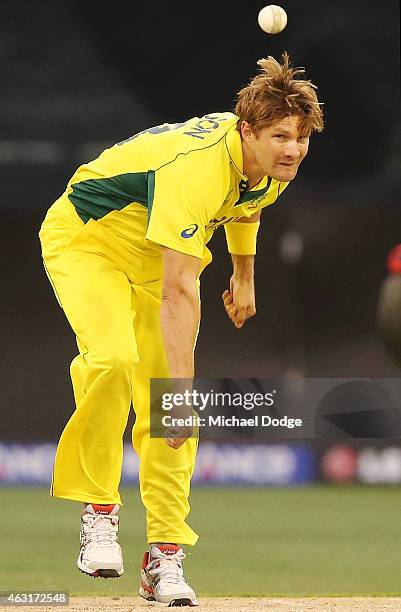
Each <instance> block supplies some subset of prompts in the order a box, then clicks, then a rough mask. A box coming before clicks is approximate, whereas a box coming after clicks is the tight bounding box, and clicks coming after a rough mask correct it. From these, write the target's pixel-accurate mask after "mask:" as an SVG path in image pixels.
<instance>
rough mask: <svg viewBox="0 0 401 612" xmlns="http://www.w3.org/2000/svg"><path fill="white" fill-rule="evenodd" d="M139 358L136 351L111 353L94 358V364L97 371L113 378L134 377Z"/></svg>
mask: <svg viewBox="0 0 401 612" xmlns="http://www.w3.org/2000/svg"><path fill="white" fill-rule="evenodd" d="M85 357H86V356H85ZM137 361H138V356H137V354H136V353H135V352H134V351H121V352H118V353H116V352H111V353H107V354H104V355H99V354H97V355H95V356H93V360H92V363H93V365H94V367H95V368H96V369H97V370H101V371H104V372H107V373H108V374H110V375H112V376H113V377H116V376H117V377H119V376H126V375H129V376H131V375H132V372H133V370H134V368H135V364H136V362H137Z"/></svg>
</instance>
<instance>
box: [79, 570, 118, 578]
mask: <svg viewBox="0 0 401 612" xmlns="http://www.w3.org/2000/svg"><path fill="white" fill-rule="evenodd" d="M80 571H81V572H82V573H83V574H85V576H90V577H91V578H120V576H122V574H123V573H121V574H119V573H118V571H117V570H113V569H99V570H96V571H95V572H93V573H90V572H85V571H84V570H82V569H81V568H80Z"/></svg>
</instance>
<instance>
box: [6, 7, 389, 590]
mask: <svg viewBox="0 0 401 612" xmlns="http://www.w3.org/2000/svg"><path fill="white" fill-rule="evenodd" d="M264 4H265V3H263V2H255V1H253V0H249V1H248V2H247V3H245V4H244V6H243V7H242V8H241V9H240V10H239V11H237V10H233V8H232V3H228V2H226V1H225V0H224V1H221V2H203V3H202V4H195V3H193V4H191V3H188V2H179V1H175V0H174V1H172V2H168V3H163V2H158V1H155V2H153V3H139V4H135V3H123V2H114V3H113V5H112V8H108V9H107V11H102V10H99V7H98V5H97V4H95V3H92V2H86V3H78V2H75V1H72V0H71V1H69V2H67V1H63V0H52V1H50V0H42V1H41V2H40V3H39V4H36V3H31V2H28V1H26V0H25V1H24V0H14V1H13V2H5V3H3V5H2V17H1V20H0V57H1V68H2V95H1V97H0V172H1V176H2V193H3V196H2V199H1V208H2V228H1V232H2V240H1V244H2V247H3V254H2V269H3V299H2V300H1V303H0V317H1V320H2V328H3V329H2V355H1V361H0V369H1V381H2V384H1V411H0V485H4V487H2V488H1V489H0V499H2V507H3V508H6V509H7V510H8V511H9V512H10V513H11V514H10V516H12V517H14V519H15V522H14V520H13V519H12V521H11V522H12V524H13V528H12V529H11V530H10V529H9V522H8V526H6V527H4V525H3V526H2V527H1V530H2V532H3V531H4V529H5V530H6V533H5V534H3V535H4V539H3V541H2V543H3V542H4V546H6V550H8V551H10V552H9V555H8V557H7V556H6V558H7V559H10V558H11V559H12V562H11V563H10V562H9V560H8V561H7V563H5V560H4V558H3V559H2V560H1V561H0V566H1V564H4V567H3V568H2V571H1V572H0V576H2V578H1V581H2V583H3V585H2V586H3V588H17V587H18V588H29V587H32V588H37V587H38V586H41V588H45V587H47V588H52V587H54V588H61V587H62V586H64V587H65V588H68V587H69V586H71V585H73V588H74V589H75V590H76V591H77V592H84V591H88V590H92V591H93V592H95V591H96V592H100V591H101V590H103V591H104V592H107V593H109V592H110V593H111V592H116V591H121V590H122V591H124V592H132V589H133V588H134V589H136V582H134V583H132V577H130V578H125V577H124V579H123V582H122V583H120V586H118V585H114V584H113V585H111V586H110V585H107V586H105V585H104V584H101V585H100V586H99V585H98V584H96V585H95V586H93V587H92V584H91V585H90V587H88V586H87V582H85V579H84V578H83V577H81V576H77V577H75V569H74V567H73V564H74V561H75V559H74V555H75V552H76V548H77V545H78V543H77V534H76V529H77V524H76V511H77V508H76V505H75V504H72V503H70V504H69V503H63V502H60V501H59V500H51V499H49V497H48V493H47V487H48V483H49V480H50V473H51V468H52V460H53V456H54V450H55V445H56V442H57V439H58V436H59V435H60V433H61V430H62V428H63V426H64V424H65V423H66V421H67V420H68V418H69V416H70V414H71V411H72V410H73V396H72V390H71V387H70V381H69V375H68V367H69V363H70V361H71V360H72V358H73V357H74V356H75V354H76V346H75V338H74V336H73V334H72V332H71V331H70V329H69V327H68V325H67V323H66V321H65V318H64V315H63V313H62V311H61V310H60V309H59V308H58V306H57V303H56V301H55V299H54V297H53V294H52V292H51V289H50V285H49V284H48V281H47V278H46V276H45V274H44V271H43V269H42V264H41V258H40V249H39V241H38V238H37V232H38V230H39V226H40V223H41V221H42V219H43V217H44V215H45V213H46V210H47V208H48V207H49V206H50V204H51V203H52V201H53V200H54V199H55V198H56V197H57V196H58V195H59V194H60V193H61V192H62V191H63V190H64V186H65V183H66V182H67V180H68V179H69V177H70V175H71V173H72V172H73V171H74V169H75V168H76V166H77V165H79V164H80V163H81V162H83V161H86V160H87V159H90V158H93V157H95V156H96V155H97V154H98V153H99V152H100V150H101V149H102V148H103V147H104V146H107V145H110V144H112V143H114V142H116V141H119V140H122V139H124V138H126V137H127V136H129V135H130V134H133V133H135V132H137V131H140V130H142V129H144V128H146V127H149V126H150V125H155V124H159V123H162V122H164V121H171V122H175V121H181V120H183V119H186V118H189V117H191V116H193V115H201V114H204V113H207V112H213V111H217V110H231V109H232V107H233V104H234V95H235V92H236V91H237V90H238V89H239V88H240V87H241V86H242V85H244V84H245V83H246V82H247V81H248V79H249V77H250V76H251V75H253V74H254V73H255V72H256V69H257V66H256V61H257V60H258V59H259V58H261V57H264V56H266V55H273V56H275V57H277V58H278V57H279V56H280V55H281V53H282V52H283V51H284V50H287V51H288V52H289V54H290V56H291V58H292V60H293V63H294V64H295V65H298V66H305V67H306V69H307V77H308V78H311V79H312V80H313V81H314V82H315V83H316V84H317V85H318V87H319V90H318V92H319V97H320V99H321V100H322V101H324V103H325V117H326V128H325V131H324V132H323V134H321V135H314V136H313V137H312V140H311V147H310V154H309V157H308V158H307V159H306V160H305V162H304V164H303V167H302V169H301V171H300V174H299V177H298V178H297V179H296V181H295V182H294V183H293V184H292V185H291V186H290V188H289V189H287V191H286V192H285V194H284V195H283V196H282V197H281V198H280V201H279V204H277V205H276V206H273V207H270V208H268V209H266V210H265V211H264V213H263V215H262V227H261V231H260V238H259V243H258V255H257V261H256V283H257V285H256V286H257V307H258V315H257V317H255V318H254V319H252V320H251V321H249V322H248V323H247V325H246V326H245V328H244V329H243V330H241V331H240V332H239V333H238V332H237V331H236V330H235V329H234V328H233V327H232V325H231V324H230V322H229V321H228V320H227V319H226V316H225V313H224V311H223V308H222V306H221V300H220V295H221V292H222V291H223V290H224V289H225V288H226V285H227V282H228V278H229V274H230V259H229V256H228V255H227V253H226V250H225V240H224V232H223V231H220V232H216V235H215V237H214V239H213V242H212V244H211V247H212V251H213V255H214V259H215V263H214V265H213V264H212V265H211V266H210V268H209V269H207V271H206V272H205V275H204V279H203V289H202V292H203V319H202V326H201V331H200V335H199V342H198V349H197V372H198V376H204V377H210V378H214V377H232V378H247V377H252V378H256V377H259V378H280V377H285V376H290V377H291V376H299V377H309V378H320V377H326V378H347V379H349V378H353V377H356V378H362V379H368V380H372V379H375V378H383V379H384V378H391V379H397V378H400V369H399V365H398V364H397V363H395V361H394V360H393V359H392V357H391V355H390V354H389V353H388V352H387V351H386V347H385V346H384V345H383V342H382V339H381V337H380V334H379V332H378V327H377V320H376V309H377V300H378V295H379V292H380V287H381V285H382V282H383V279H384V277H385V275H386V257H387V254H388V252H389V251H390V249H391V248H392V247H393V246H394V245H395V244H397V243H399V242H400V228H401V207H400V199H399V198H400V168H399V166H400V163H399V162H400V149H401V146H400V145H401V143H400V134H401V131H400V87H399V73H400V64H399V52H400V46H399V40H400V39H399V5H398V2H396V0H386V2H382V3H380V2H377V1H375V0H347V1H345V0H337V2H335V3H329V2H321V1H319V2H318V1H317V0H309V1H308V2H304V1H302V0H291V1H289V0H283V1H282V2H280V4H281V6H283V7H284V8H285V9H286V11H287V13H288V26H287V28H286V29H285V31H284V32H283V33H281V34H279V35H277V36H268V35H266V34H264V33H263V32H262V31H261V30H260V29H259V28H258V26H257V21H256V19H257V13H258V11H259V10H260V8H262V6H264ZM133 418H134V415H132V416H131V420H130V423H129V427H128V428H127V432H126V440H125V442H126V455H125V463H124V471H123V485H124V487H125V488H124V491H125V498H126V503H127V510H124V511H125V512H127V513H128V512H129V516H130V519H128V520H127V521H126V522H125V525H124V527H123V529H124V530H125V531H124V532H123V536H124V537H126V539H127V541H128V542H129V544H128V546H129V547H131V548H130V549H129V555H128V557H127V559H129V561H128V563H131V564H132V566H133V567H135V568H136V564H137V559H139V557H140V555H141V552H142V547H143V546H144V540H143V529H144V516H143V510H142V507H141V506H140V503H139V498H138V491H137V468H138V466H137V460H136V457H135V455H134V453H133V451H132V449H131V447H130V444H129V429H130V425H131V424H132V422H133ZM400 418H401V417H400ZM400 484H401V444H400V440H399V437H397V436H395V437H391V438H390V437H389V438H385V439H384V438H376V437H370V438H363V439H353V438H351V437H348V439H344V437H342V439H336V438H335V436H333V438H332V439H324V440H305V441H302V442H300V441H297V442H291V441H280V442H275V443H274V444H273V443H272V444H264V445H256V444H252V443H249V444H246V443H242V444H216V443H213V442H208V441H207V440H206V441H204V442H202V441H201V444H200V450H199V459H198V464H197V469H196V474H195V477H194V481H193V493H192V498H191V499H192V506H193V511H192V514H191V522H192V524H193V525H194V527H195V528H196V529H198V530H200V531H201V536H202V537H201V540H200V543H199V551H200V553H199V554H198V553H196V554H195V553H194V554H193V563H194V564H193V566H192V569H190V564H188V570H189V572H188V573H189V576H190V578H191V579H192V577H193V579H194V581H195V579H196V581H197V584H199V589H200V590H201V591H202V592H208V593H219V592H220V593H224V592H227V590H228V592H230V591H229V589H230V584H231V585H232V583H233V582H235V583H236V584H237V585H238V587H237V588H238V593H243V594H262V593H276V594H302V593H318V594H319V593H321V594H324V593H325V594H330V593H357V592H359V593H362V594H363V593H365V592H369V593H384V592H386V593H395V592H400V591H401V589H400V587H399V584H400V583H399V569H400V562H399V554H398V548H399V546H398V545H397V542H400V537H399V536H400V535H401V533H400V527H399V526H398V525H399V506H400V502H399V499H400ZM211 512H213V516H214V521H213V524H211V521H210V513H211ZM238 513H239V514H240V515H241V516H238ZM245 513H246V516H247V519H244V514H245ZM49 517H51V518H49ZM60 526H61V528H60ZM48 528H49V531H47V529H48ZM43 534H45V537H46V545H43ZM3 535H2V537H3ZM60 538H61V541H60ZM230 538H237V539H238V540H239V543H240V545H241V550H242V551H245V552H242V553H241V563H240V564H239V561H238V559H237V558H236V559H235V560H233V562H232V566H230V567H228V569H226V566H225V571H226V578H227V579H226V583H225V584H224V585H222V584H221V583H220V584H218V583H217V582H216V581H215V580H214V579H213V577H211V576H210V573H209V571H208V567H207V563H206V562H205V559H206V558H208V555H209V558H210V555H212V554H213V555H215V558H216V563H217V565H216V567H219V565H218V564H219V563H221V557H222V555H223V553H224V550H223V549H224V543H225V542H227V540H229V539H230ZM39 541H40V542H41V546H43V548H42V550H43V553H41V555H39V554H38V555H37V557H36V560H35V561H34V562H30V563H28V559H31V558H32V551H33V550H36V548H35V547H36V545H37V543H38V542H39ZM216 542H217V543H216ZM261 548H263V550H261ZM131 549H132V553H131ZM270 550H273V555H272V554H270ZM138 551H139V552H138ZM266 551H267V552H266ZM202 553H205V554H202ZM242 555H244V556H242ZM255 555H257V558H258V567H259V569H258V570H257V572H256V574H252V579H251V578H250V575H249V572H248V573H247V572H246V568H247V567H249V565H250V564H251V563H252V560H253V559H255ZM202 559H203V561H202ZM219 559H220V560H219ZM60 564H61V565H62V566H63V572H64V570H65V573H64V575H63V576H60V574H59V571H58V570H59V568H60ZM241 568H242V569H243V571H241ZM135 571H136V570H135ZM191 572H192V574H191ZM216 573H218V572H216ZM244 576H245V577H244ZM241 577H243V578H242V582H241ZM121 584H122V586H121ZM133 585H134V587H133Z"/></svg>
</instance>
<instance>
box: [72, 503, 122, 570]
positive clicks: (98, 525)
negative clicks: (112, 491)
mask: <svg viewBox="0 0 401 612" xmlns="http://www.w3.org/2000/svg"><path fill="white" fill-rule="evenodd" d="M118 510H119V506H118V505H117V504H109V505H107V506H106V505H103V506H101V505H99V504H88V505H87V506H85V509H84V511H83V513H82V515H81V536H80V540H81V550H80V552H79V556H78V560H77V565H78V567H79V569H80V570H81V571H82V572H84V573H85V574H89V576H93V577H94V578H96V577H98V576H101V577H102V578H118V577H119V576H121V575H122V574H123V573H124V566H123V556H122V552H121V546H120V544H119V543H118V522H119V518H118Z"/></svg>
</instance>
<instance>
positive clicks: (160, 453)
mask: <svg viewBox="0 0 401 612" xmlns="http://www.w3.org/2000/svg"><path fill="white" fill-rule="evenodd" d="M133 304H134V310H135V312H136V316H135V319H134V326H135V337H136V342H137V346H138V354H139V361H138V364H137V366H136V367H135V370H134V373H133V406H134V409H135V413H136V422H135V425H134V427H133V445H134V448H135V450H136V452H137V453H138V455H139V458H140V475H139V477H140V489H141V497H142V500H143V503H144V505H145V508H146V518H147V539H148V542H149V543H151V542H172V543H173V542H176V543H180V544H190V545H193V544H195V542H196V541H197V539H198V535H197V534H196V533H195V532H194V531H193V530H192V529H191V528H190V527H189V525H188V524H187V523H186V520H185V519H186V517H187V515H188V513H189V510H190V506H189V501H188V497H189V493H190V481H191V477H192V474H193V471H194V467H195V458H196V450H197V442H198V440H197V438H190V439H188V440H187V441H186V442H185V443H184V444H183V445H182V446H181V448H179V449H172V448H170V447H169V446H167V444H166V443H165V441H164V440H163V439H160V438H151V437H150V435H149V427H150V416H149V415H150V413H149V410H150V408H149V406H150V401H149V400H150V389H149V381H150V378H167V377H168V368H167V362H166V357H165V352H164V345H163V341H162V337H161V330H160V284H158V283H152V284H149V285H147V286H146V287H134V293H133Z"/></svg>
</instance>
